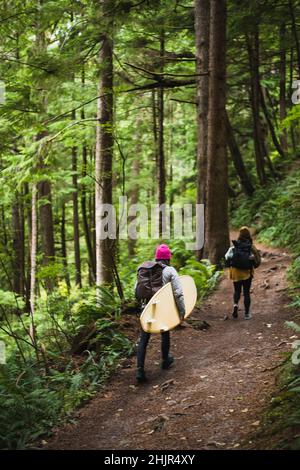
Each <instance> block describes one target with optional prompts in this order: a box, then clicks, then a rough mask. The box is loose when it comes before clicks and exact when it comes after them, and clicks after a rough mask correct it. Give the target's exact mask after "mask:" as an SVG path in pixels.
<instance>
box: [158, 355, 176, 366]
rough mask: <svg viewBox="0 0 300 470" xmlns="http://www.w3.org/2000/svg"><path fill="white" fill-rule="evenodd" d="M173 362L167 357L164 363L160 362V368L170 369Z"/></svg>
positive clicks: (171, 358)
mask: <svg viewBox="0 0 300 470" xmlns="http://www.w3.org/2000/svg"><path fill="white" fill-rule="evenodd" d="M173 362H174V357H173V356H171V355H169V357H168V359H165V360H164V361H162V363H161V368H162V369H169V367H171V365H172V364H173Z"/></svg>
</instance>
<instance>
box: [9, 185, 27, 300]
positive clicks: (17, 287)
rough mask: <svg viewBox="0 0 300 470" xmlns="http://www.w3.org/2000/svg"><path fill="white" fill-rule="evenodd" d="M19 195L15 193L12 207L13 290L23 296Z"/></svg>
mask: <svg viewBox="0 0 300 470" xmlns="http://www.w3.org/2000/svg"><path fill="white" fill-rule="evenodd" d="M22 210H23V209H22V205H21V203H20V194H19V193H18V192H16V195H15V202H14V204H13V207H12V239H13V282H12V284H13V289H14V292H16V293H17V294H19V295H21V296H23V295H24V278H25V266H24V262H25V257H24V218H23V215H22Z"/></svg>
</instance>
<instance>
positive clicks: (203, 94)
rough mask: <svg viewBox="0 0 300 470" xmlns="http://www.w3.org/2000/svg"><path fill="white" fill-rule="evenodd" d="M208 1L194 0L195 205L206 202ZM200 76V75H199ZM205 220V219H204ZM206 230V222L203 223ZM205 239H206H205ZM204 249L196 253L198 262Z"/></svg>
mask: <svg viewBox="0 0 300 470" xmlns="http://www.w3.org/2000/svg"><path fill="white" fill-rule="evenodd" d="M210 3H211V2H210V0H195V33H196V73H197V74H199V75H198V79H197V100H196V101H197V133H198V136H197V204H204V211H205V215H206V202H207V139H208V99H209V75H208V70H209V25H210ZM200 74H201V75H200ZM205 218H206V217H205ZM205 228H206V222H205ZM205 239H206V237H205ZM204 253H205V247H204V248H203V249H202V250H198V251H197V253H196V256H197V259H198V260H200V259H201V258H202V256H203V254H204Z"/></svg>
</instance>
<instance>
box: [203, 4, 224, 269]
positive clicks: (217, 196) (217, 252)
mask: <svg viewBox="0 0 300 470" xmlns="http://www.w3.org/2000/svg"><path fill="white" fill-rule="evenodd" d="M209 63H210V83H209V111H208V143H207V160H208V168H207V246H208V256H209V259H210V260H211V262H212V263H217V264H218V263H219V262H220V260H221V258H222V257H223V256H224V254H225V252H226V250H227V248H228V246H229V228H228V175H227V151H226V135H225V122H224V116H225V104H226V0H212V1H211V12H210V52H209Z"/></svg>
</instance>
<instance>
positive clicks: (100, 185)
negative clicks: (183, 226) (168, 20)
mask: <svg viewBox="0 0 300 470" xmlns="http://www.w3.org/2000/svg"><path fill="white" fill-rule="evenodd" d="M103 3H104V10H105V9H106V8H111V6H109V2H108V0H105V2H103ZM99 61H100V65H101V68H102V71H101V77H100V82H99V91H98V95H99V98H98V109H97V120H98V123H97V131H96V159H95V160H96V161H95V178H96V188H95V191H96V194H95V211H96V284H97V286H98V285H101V284H103V283H108V284H111V283H112V281H113V270H112V258H114V252H113V246H114V242H115V240H110V239H108V238H106V239H104V240H101V236H100V234H101V229H102V219H103V214H102V204H112V162H113V45H112V40H111V39H110V38H109V36H108V35H107V34H105V35H104V37H103V42H102V47H101V49H100V53H99Z"/></svg>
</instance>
